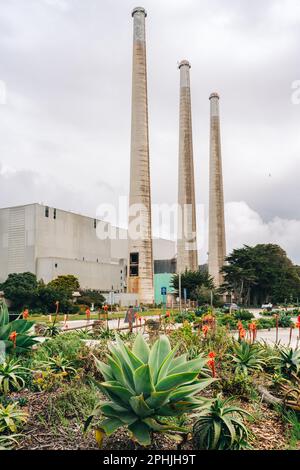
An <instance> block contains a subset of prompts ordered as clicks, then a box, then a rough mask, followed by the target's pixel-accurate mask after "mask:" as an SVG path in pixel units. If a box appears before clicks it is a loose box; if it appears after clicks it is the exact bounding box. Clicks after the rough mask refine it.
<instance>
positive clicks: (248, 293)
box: [222, 244, 300, 305]
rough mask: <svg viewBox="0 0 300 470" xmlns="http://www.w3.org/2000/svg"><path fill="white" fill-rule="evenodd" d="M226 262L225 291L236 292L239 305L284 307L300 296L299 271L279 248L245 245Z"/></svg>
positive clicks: (271, 245) (274, 246)
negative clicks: (266, 304) (278, 305)
mask: <svg viewBox="0 0 300 470" xmlns="http://www.w3.org/2000/svg"><path fill="white" fill-rule="evenodd" d="M226 262H227V264H226V265H225V266H224V267H223V269H222V273H223V274H224V283H223V285H222V291H224V292H233V293H234V295H235V298H236V299H237V301H238V302H239V303H243V304H245V305H250V304H253V305H260V304H262V303H264V302H273V303H280V302H284V301H285V299H287V300H290V299H291V298H294V299H295V298H296V297H297V296H299V292H300V276H299V272H298V271H297V267H296V266H294V265H293V263H292V261H291V260H290V259H289V258H288V257H287V254H286V252H285V251H284V250H283V249H282V248H280V247H279V246H278V245H273V244H260V245H256V246H254V247H250V246H247V245H245V246H244V247H243V248H239V249H236V250H233V252H232V253H231V255H229V256H228V257H227V259H226Z"/></svg>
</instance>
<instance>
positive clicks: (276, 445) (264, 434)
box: [18, 391, 288, 450]
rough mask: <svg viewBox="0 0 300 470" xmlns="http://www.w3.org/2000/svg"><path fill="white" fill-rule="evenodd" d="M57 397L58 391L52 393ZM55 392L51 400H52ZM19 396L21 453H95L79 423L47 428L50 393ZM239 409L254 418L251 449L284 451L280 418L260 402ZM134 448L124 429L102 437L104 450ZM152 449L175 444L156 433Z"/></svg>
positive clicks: (90, 438) (73, 421)
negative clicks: (23, 414)
mask: <svg viewBox="0 0 300 470" xmlns="http://www.w3.org/2000/svg"><path fill="white" fill-rule="evenodd" d="M55 393H56V394H57V393H58V392H55ZM55 393H53V394H52V397H55ZM18 395H19V397H20V396H22V398H26V399H27V401H28V405H27V406H26V407H25V409H26V410H27V411H28V413H29V420H28V423H27V425H26V428H25V430H24V437H23V438H22V440H21V441H20V444H19V449H20V450H96V449H97V444H96V441H95V438H94V433H93V431H91V432H89V433H88V434H87V435H84V433H83V430H82V423H80V424H79V423H78V422H77V420H76V419H74V418H72V416H71V417H68V421H69V425H68V426H67V427H66V426H62V425H61V426H60V425H56V426H53V425H52V426H51V427H50V426H49V424H48V402H49V393H45V392H40V393H32V392H28V391H23V392H21V394H18ZM240 405H241V407H242V408H244V409H246V410H247V411H249V412H250V413H251V414H252V415H254V417H255V420H254V421H253V422H248V423H247V426H248V428H249V430H250V432H251V445H252V447H253V449H254V450H282V449H286V448H287V446H288V442H287V439H286V434H287V432H286V431H287V426H286V424H284V423H283V422H282V420H281V419H280V417H279V415H278V414H277V413H276V412H275V411H273V410H271V409H270V408H268V407H267V406H266V405H264V404H261V403H248V402H243V403H240ZM134 448H135V449H136V448H137V447H135V445H134V444H133V442H132V441H131V440H130V438H129V435H128V433H127V431H126V430H125V429H121V430H119V431H117V432H116V433H115V434H114V435H113V436H111V437H108V438H105V439H104V443H103V450H127V449H134ZM152 449H155V450H176V449H177V443H176V442H175V441H174V440H173V439H172V438H170V437H169V436H166V435H163V434H157V435H156V436H154V443H153V446H152ZM182 449H185V450H193V447H192V442H191V441H188V442H187V443H185V444H184V445H183V446H182Z"/></svg>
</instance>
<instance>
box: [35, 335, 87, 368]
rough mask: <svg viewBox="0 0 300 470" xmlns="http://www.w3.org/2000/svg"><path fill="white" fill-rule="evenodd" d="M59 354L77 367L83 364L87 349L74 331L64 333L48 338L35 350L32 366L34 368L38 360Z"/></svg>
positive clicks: (45, 359) (44, 359)
mask: <svg viewBox="0 0 300 470" xmlns="http://www.w3.org/2000/svg"><path fill="white" fill-rule="evenodd" d="M59 354H62V355H63V356H64V358H65V359H67V360H69V361H72V362H73V365H74V367H75V368H77V367H80V366H82V365H83V363H84V359H85V357H86V356H87V355H88V354H89V350H88V349H87V347H86V346H85V345H84V343H83V342H82V341H81V339H80V337H79V336H78V334H77V333H76V332H70V333H64V334H61V335H59V336H56V337H55V338H51V339H48V340H47V341H45V342H44V343H43V344H42V345H41V346H40V347H39V348H38V350H37V351H35V354H34V357H33V367H32V368H36V365H37V364H38V363H39V362H41V361H47V360H48V358H49V357H50V358H51V357H55V356H58V355H59Z"/></svg>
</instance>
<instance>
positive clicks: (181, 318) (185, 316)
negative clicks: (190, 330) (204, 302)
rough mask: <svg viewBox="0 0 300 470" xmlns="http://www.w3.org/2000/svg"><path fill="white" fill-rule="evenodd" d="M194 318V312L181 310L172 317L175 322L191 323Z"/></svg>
mask: <svg viewBox="0 0 300 470" xmlns="http://www.w3.org/2000/svg"><path fill="white" fill-rule="evenodd" d="M195 319H196V315H195V313H194V312H181V313H178V314H177V315H176V316H175V317H174V320H175V322H176V323H184V322H186V321H187V322H189V323H193V322H194V321H195Z"/></svg>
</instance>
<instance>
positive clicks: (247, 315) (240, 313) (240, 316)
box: [234, 310, 254, 321]
mask: <svg viewBox="0 0 300 470" xmlns="http://www.w3.org/2000/svg"><path fill="white" fill-rule="evenodd" d="M234 318H236V319H237V320H245V321H248V320H252V319H253V318H254V315H253V313H251V312H249V310H237V311H236V312H234Z"/></svg>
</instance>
